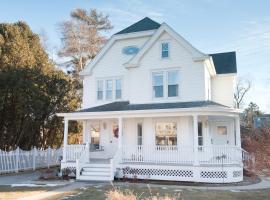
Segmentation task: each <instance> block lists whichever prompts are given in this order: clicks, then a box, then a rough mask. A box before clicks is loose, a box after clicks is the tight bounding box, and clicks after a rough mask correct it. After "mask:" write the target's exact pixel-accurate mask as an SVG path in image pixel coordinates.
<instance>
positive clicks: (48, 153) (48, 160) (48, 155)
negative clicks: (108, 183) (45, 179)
mask: <svg viewBox="0 0 270 200" xmlns="http://www.w3.org/2000/svg"><path fill="white" fill-rule="evenodd" d="M50 156H51V147H48V149H47V166H48V169H50Z"/></svg>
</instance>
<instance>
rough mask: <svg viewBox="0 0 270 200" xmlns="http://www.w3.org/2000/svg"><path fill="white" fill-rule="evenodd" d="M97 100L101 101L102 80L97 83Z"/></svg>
mask: <svg viewBox="0 0 270 200" xmlns="http://www.w3.org/2000/svg"><path fill="white" fill-rule="evenodd" d="M97 99H98V100H102V99H103V80H99V81H97Z"/></svg>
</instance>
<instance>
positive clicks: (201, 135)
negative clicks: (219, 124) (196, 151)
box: [198, 122, 203, 146]
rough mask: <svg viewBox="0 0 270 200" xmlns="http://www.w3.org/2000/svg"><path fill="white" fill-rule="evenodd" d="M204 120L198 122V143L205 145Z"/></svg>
mask: <svg viewBox="0 0 270 200" xmlns="http://www.w3.org/2000/svg"><path fill="white" fill-rule="evenodd" d="M202 127H203V125H202V122H199V123H198V145H199V146H203V131H202Z"/></svg>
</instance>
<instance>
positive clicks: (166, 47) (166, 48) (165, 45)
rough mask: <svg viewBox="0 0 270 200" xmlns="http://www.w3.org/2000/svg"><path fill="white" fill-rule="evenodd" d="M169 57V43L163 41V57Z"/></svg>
mask: <svg viewBox="0 0 270 200" xmlns="http://www.w3.org/2000/svg"><path fill="white" fill-rule="evenodd" d="M168 57H169V43H168V42H163V43H161V58H168Z"/></svg>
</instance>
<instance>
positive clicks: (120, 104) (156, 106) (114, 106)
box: [76, 101, 229, 112]
mask: <svg viewBox="0 0 270 200" xmlns="http://www.w3.org/2000/svg"><path fill="white" fill-rule="evenodd" d="M196 107H197V108H198V107H208V108H229V107H227V106H224V105H221V104H219V103H216V102H213V101H190V102H172V103H148V104H130V103H129V101H116V102H112V103H108V104H104V105H101V106H96V107H91V108H86V109H82V110H78V111H76V112H109V111H129V110H160V109H174V108H196Z"/></svg>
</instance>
